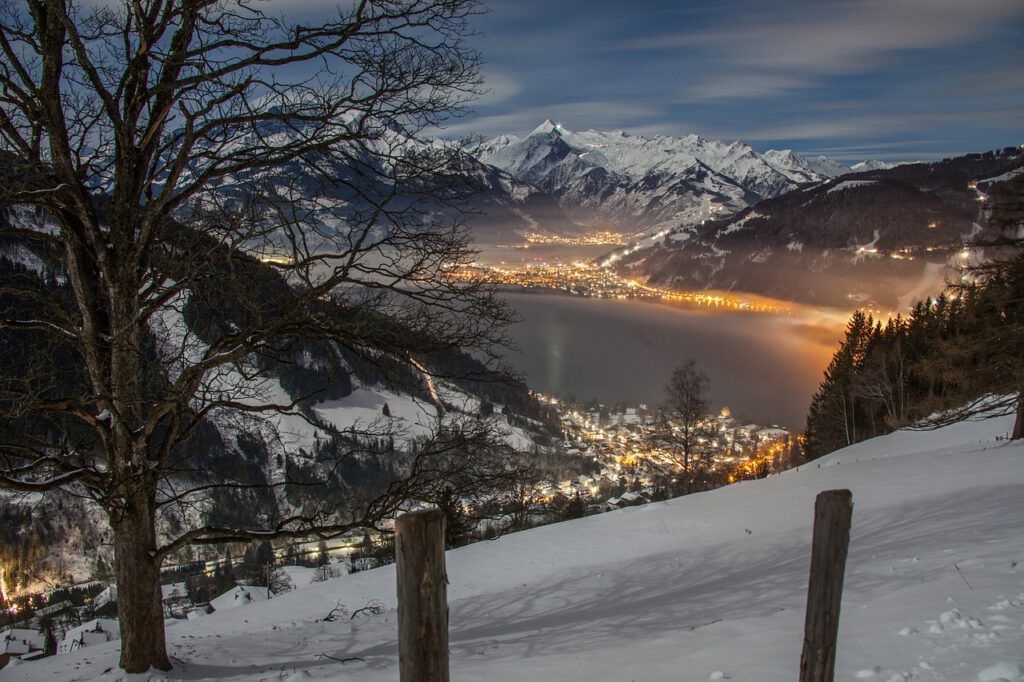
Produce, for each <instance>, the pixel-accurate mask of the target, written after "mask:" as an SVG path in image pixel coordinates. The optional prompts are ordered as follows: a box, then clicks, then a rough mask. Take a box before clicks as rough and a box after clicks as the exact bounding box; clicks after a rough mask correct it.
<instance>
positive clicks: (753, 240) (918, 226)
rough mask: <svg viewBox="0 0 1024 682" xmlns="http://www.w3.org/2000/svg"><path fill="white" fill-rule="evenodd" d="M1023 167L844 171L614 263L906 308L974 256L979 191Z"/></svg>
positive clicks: (666, 276)
mask: <svg viewBox="0 0 1024 682" xmlns="http://www.w3.org/2000/svg"><path fill="white" fill-rule="evenodd" d="M1022 167H1024V152H1022V151H1021V150H1020V149H1018V148H1007V149H1005V150H1002V151H999V152H988V153H985V154H970V155H967V156H962V157H957V158H954V159H947V160H945V161H940V162H938V163H929V164H924V163H919V164H909V165H902V166H897V167H894V168H889V169H878V170H869V171H866V172H862V173H854V174H846V175H842V176H839V177H836V178H832V179H829V180H825V181H821V182H818V183H816V184H813V185H811V186H808V187H803V188H800V189H796V190H792V191H790V192H787V193H786V194H783V195H781V196H779V197H775V198H771V199H766V200H764V201H761V202H760V203H758V204H756V205H755V206H753V207H750V208H747V209H744V210H742V211H740V212H738V213H736V214H735V215H733V216H730V217H728V218H724V219H718V220H707V221H704V222H703V224H701V223H697V224H688V225H681V226H679V227H677V228H675V229H673V230H671V231H669V232H668V233H667V234H665V236H664V238H663V239H660V240H659V241H657V242H656V243H653V244H652V245H650V246H648V247H647V248H640V249H637V250H634V251H633V252H631V253H629V254H626V255H623V256H622V257H621V258H620V259H619V260H618V263H617V266H618V267H619V268H620V269H621V270H622V271H624V272H627V273H629V274H631V275H633V276H638V277H642V278H646V279H647V280H648V281H650V282H651V283H653V284H658V285H661V286H668V287H674V288H678V289H702V288H711V289H725V290H739V291H748V292H754V293H759V294H764V295H768V296H774V297H778V298H783V299H788V300H794V301H802V302H808V303H816V304H825V305H835V306H842V307H851V306H877V307H880V308H883V309H886V310H892V309H895V308H896V307H897V306H903V307H905V306H907V305H909V304H910V303H911V302H912V301H913V299H915V298H923V297H924V296H926V295H928V294H932V293H935V292H936V291H937V290H938V289H939V288H941V286H942V284H943V282H944V280H945V278H947V277H950V276H952V275H954V274H955V267H956V266H957V265H959V264H962V263H963V262H964V261H966V260H967V259H971V258H976V257H977V256H978V254H964V253H963V252H962V246H963V244H964V243H965V242H966V241H968V240H970V239H971V238H973V237H975V236H977V235H978V234H979V233H981V232H982V231H983V230H984V229H985V225H984V223H985V219H984V215H983V211H982V209H983V208H984V206H985V199H986V198H987V197H986V192H987V187H988V185H990V184H994V183H996V182H1005V181H1006V180H1007V179H1008V178H1009V177H1010V176H1008V175H1006V174H1007V173H1013V172H1014V171H1017V170H1020V169H1021V168H1022Z"/></svg>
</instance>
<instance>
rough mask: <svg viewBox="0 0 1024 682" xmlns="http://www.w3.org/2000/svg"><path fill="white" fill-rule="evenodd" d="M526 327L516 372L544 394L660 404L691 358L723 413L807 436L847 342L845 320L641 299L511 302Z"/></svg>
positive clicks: (517, 333)
mask: <svg viewBox="0 0 1024 682" xmlns="http://www.w3.org/2000/svg"><path fill="white" fill-rule="evenodd" d="M504 297H505V299H506V300H507V301H508V302H509V303H510V305H511V306H512V307H513V308H514V309H515V310H516V311H518V312H519V314H520V315H521V316H522V318H523V322H521V323H519V324H517V325H515V326H514V327H513V328H512V329H511V335H512V337H513V338H514V339H515V341H516V344H517V345H518V346H519V348H520V350H519V351H511V352H509V354H508V359H509V362H510V363H511V364H512V366H513V367H514V368H515V369H517V370H518V371H520V372H521V373H523V374H524V375H525V378H526V381H527V383H528V384H529V385H530V387H531V388H533V389H534V390H537V391H541V392H542V393H545V394H549V395H555V396H561V397H567V396H570V395H571V396H575V397H576V398H577V399H579V400H589V399H591V398H596V399H597V400H599V401H600V402H602V403H606V404H614V403H616V402H619V401H625V402H626V403H628V404H630V405H637V404H640V403H646V404H648V405H649V406H653V405H656V404H657V403H659V402H661V401H662V400H663V399H664V386H665V384H666V383H667V382H668V378H669V376H670V375H671V373H672V369H673V368H674V367H676V366H677V365H680V364H682V363H683V362H685V361H687V360H689V359H693V360H695V361H696V362H697V365H698V366H699V367H700V368H701V369H702V370H703V371H704V372H705V373H706V374H707V375H708V377H709V378H710V380H711V388H710V395H709V398H710V401H711V405H712V409H713V410H715V411H716V412H717V410H718V409H719V408H721V407H722V406H728V407H729V408H730V409H731V410H732V412H733V415H734V416H736V417H738V418H741V419H746V420H751V421H755V422H758V423H762V424H778V425H780V426H784V427H788V428H791V429H795V430H799V429H802V428H803V426H804V423H805V417H806V414H807V408H808V406H809V404H810V400H811V396H812V395H813V393H814V391H815V390H816V389H817V387H818V385H819V384H820V383H821V380H822V373H823V372H824V369H825V367H826V366H827V365H828V362H829V360H830V359H831V357H832V354H833V352H834V351H835V348H836V345H837V343H838V340H839V339H840V338H841V337H842V331H843V327H844V325H845V322H846V313H844V312H837V311H819V310H814V309H802V308H800V307H798V306H794V313H793V314H792V315H768V314H755V313H742V312H719V311H708V310H706V309H693V308H687V307H681V306H675V305H671V304H663V303H648V302H643V301H637V300H616V299H597V298H581V297H575V296H567V295H560V294H548V293H518V292H516V293H511V292H510V293H506V294H504Z"/></svg>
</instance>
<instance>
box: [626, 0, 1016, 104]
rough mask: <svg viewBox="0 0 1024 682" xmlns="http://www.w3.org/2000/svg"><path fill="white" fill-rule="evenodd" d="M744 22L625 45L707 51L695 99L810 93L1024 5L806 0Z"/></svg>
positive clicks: (959, 39) (950, 39) (1009, 1)
mask: <svg viewBox="0 0 1024 682" xmlns="http://www.w3.org/2000/svg"><path fill="white" fill-rule="evenodd" d="M742 16H743V18H742V19H740V20H739V21H738V22H735V21H730V24H731V25H729V26H726V27H712V28H710V29H709V30H703V31H700V32H692V31H684V32H677V33H665V34H661V35H656V36H652V37H649V38H645V39H640V40H633V41H629V42H627V43H625V47H627V48H628V49H631V50H654V51H672V50H681V49H685V50H690V51H696V52H698V53H705V54H706V55H707V58H706V59H705V60H703V63H705V64H707V65H708V69H707V72H706V73H707V75H706V77H705V78H704V79H703V80H701V81H700V82H698V83H697V84H695V85H692V86H691V87H689V88H687V89H686V90H684V95H686V96H688V97H690V98H692V99H693V100H696V101H699V100H705V99H712V98H724V99H731V98H737V97H748V98H756V97H762V96H765V95H769V94H776V93H785V92H787V91H790V90H796V89H800V88H805V87H809V86H811V85H814V84H815V83H818V82H820V79H821V77H825V76H830V75H838V74H858V73H865V72H870V71H874V70H879V69H883V68H884V67H885V66H886V64H888V63H889V62H891V61H892V60H893V59H895V58H896V57H897V56H898V55H899V54H901V53H906V52H907V51H913V50H930V49H931V50H934V49H941V48H946V47H949V46H953V45H957V44H961V43H965V42H968V41H971V40H975V39H978V38H980V37H983V36H985V35H987V34H988V33H990V32H991V31H992V30H993V29H994V28H996V27H998V26H1000V25H1001V24H1002V23H1004V22H1006V21H1008V20H1011V19H1015V18H1020V17H1024V3H1021V2H1020V0H973V1H972V2H969V3H968V2H964V1H963V0H858V1H856V2H834V1H833V2H829V1H825V2H822V1H813V2H812V1H808V0H798V1H797V2H795V3H790V4H789V5H788V6H784V7H780V6H779V5H777V4H775V3H771V4H758V5H756V6H754V7H751V8H750V11H747V12H744V13H743V15H742ZM731 19H732V18H731V17H729V18H728V20H731ZM745 88H746V89H745Z"/></svg>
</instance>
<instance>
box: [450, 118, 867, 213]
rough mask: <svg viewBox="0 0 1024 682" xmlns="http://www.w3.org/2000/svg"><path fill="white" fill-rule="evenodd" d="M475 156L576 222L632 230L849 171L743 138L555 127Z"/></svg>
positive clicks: (729, 208)
mask: <svg viewBox="0 0 1024 682" xmlns="http://www.w3.org/2000/svg"><path fill="white" fill-rule="evenodd" d="M470 153H472V154H473V156H475V157H476V158H477V159H479V160H480V161H481V162H483V163H485V164H489V165H491V166H494V167H496V168H499V169H501V170H502V171H505V172H506V173H508V174H509V175H511V176H513V177H515V178H516V179H518V180H520V181H523V182H526V183H529V184H532V185H534V186H536V187H537V188H538V189H540V190H541V191H543V192H545V193H547V194H550V195H552V196H555V197H557V198H558V202H559V204H560V205H561V206H562V208H563V209H564V210H565V211H566V212H567V213H568V214H569V215H570V216H571V217H573V218H574V219H575V220H577V221H579V222H582V223H603V224H607V223H608V222H609V221H615V222H618V223H619V224H621V225H627V226H629V227H631V228H643V227H652V226H666V227H671V226H676V225H679V224H683V223H690V224H692V223H697V222H700V221H701V220H705V219H708V218H711V217H714V216H715V215H721V214H730V213H734V212H736V211H738V210H741V209H742V208H745V207H746V206H749V205H751V204H753V203H756V202H757V201H760V200H762V199H765V198H768V197H774V196H778V195H780V194H783V193H784V192H787V191H790V190H792V189H795V188H796V187H798V186H801V185H804V184H806V183H811V182H820V181H822V180H825V179H827V178H829V177H832V176H834V175H836V174H839V173H846V172H849V168H848V167H847V166H845V165H843V164H840V163H837V162H835V161H832V160H830V159H827V158H825V157H820V158H818V159H813V160H811V159H807V158H805V157H803V156H800V155H799V154H796V153H795V152H793V151H791V150H786V151H781V152H779V151H770V152H766V153H765V154H759V153H758V152H757V151H755V150H754V149H753V148H752V147H750V146H749V145H747V144H745V143H744V142H741V141H739V140H736V141H733V142H724V141H721V140H709V139H705V138H702V137H700V136H699V135H687V136H685V137H671V136H666V135H657V136H654V137H647V136H644V135H632V134H630V133H628V132H624V131H621V130H616V131H611V132H601V131H597V130H585V131H582V132H574V131H572V130H569V129H568V128H566V127H564V126H562V125H560V124H556V123H554V122H552V121H550V120H547V121H544V122H543V123H542V124H540V125H539V126H538V127H537V128H536V129H535V130H533V132H531V133H530V134H529V135H527V136H526V137H525V138H520V137H517V136H515V135H500V136H498V137H496V138H494V139H492V140H489V141H486V142H483V143H480V144H478V145H477V146H475V147H473V148H471V149H470Z"/></svg>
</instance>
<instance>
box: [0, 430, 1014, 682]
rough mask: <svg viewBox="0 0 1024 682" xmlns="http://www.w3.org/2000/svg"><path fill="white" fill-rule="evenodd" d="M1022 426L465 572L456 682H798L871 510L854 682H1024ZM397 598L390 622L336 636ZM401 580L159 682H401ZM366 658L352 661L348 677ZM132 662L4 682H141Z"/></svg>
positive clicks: (199, 659)
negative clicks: (839, 541) (849, 524)
mask: <svg viewBox="0 0 1024 682" xmlns="http://www.w3.org/2000/svg"><path fill="white" fill-rule="evenodd" d="M1010 423H1011V422H1010V421H1009V419H1008V418H1000V419H993V420H988V421H983V422H973V423H964V424H957V425H954V426H952V427H948V428H946V429H942V430H938V431H930V432H900V433H896V434H892V435H890V436H886V437H882V438H878V439H875V440H873V441H869V442H866V443H861V444H858V445H856V446H853V447H851V448H847V449H845V450H843V451H840V452H837V453H833V454H832V455H829V456H828V457H825V458H823V459H822V460H819V461H816V462H813V463H811V464H809V465H805V466H802V467H800V468H799V469H796V470H792V471H789V472H786V473H784V474H782V475H778V476H772V477H770V478H768V479H764V480H760V481H748V482H744V483H740V484H737V485H733V486H729V487H727V488H722V489H719V490H716V491H712V492H709V493H702V494H698V495H691V496H688V497H685V498H679V499H675V500H669V501H667V502H664V503H657V504H651V505H647V506H644V507H630V508H626V509H623V510H620V511H616V512H611V513H608V514H603V515H599V516H592V517H588V518H585V519H580V520H578V521H573V522H569V523H562V524H557V525H553V526H546V527H543V528H537V529H534V530H531V531H526V532H523V533H517V534H514V535H509V536H506V537H504V538H501V539H499V540H496V541H493V542H485V543H479V544H476V545H472V546H469V547H465V548H462V549H459V550H455V551H452V552H450V553H449V554H448V575H449V580H450V586H449V602H450V606H451V625H450V630H451V656H452V664H451V667H452V680H453V681H456V682H471V681H478V680H487V681H489V682H490V681H494V682H505V681H508V682H512V681H517V682H518V681H521V680H531V679H536V680H544V681H545V682H549V681H550V682H560V681H584V680H585V681H588V682H589V681H601V680H608V681H609V682H621V681H623V680H633V681H635V682H669V681H671V682H697V681H702V680H710V679H728V680H737V681H738V680H746V681H749V682H775V681H778V682H781V681H783V680H786V681H787V682H788V681H790V680H793V679H796V677H797V670H798V666H799V658H800V648H801V644H802V637H803V632H802V629H803V620H804V607H805V600H806V589H807V587H806V586H807V570H808V567H809V562H810V539H811V521H812V515H813V514H812V511H813V503H814V498H815V496H816V495H817V493H819V492H820V491H822V490H828V489H834V488H849V489H851V490H852V491H853V499H854V517H853V528H852V532H851V546H850V555H849V560H848V564H847V571H846V584H845V590H844V599H843V606H842V614H841V618H840V632H839V647H838V657H837V674H836V680H869V681H872V682H875V681H879V682H907V681H909V680H954V681H961V682H974V681H977V682H997V681H998V680H1008V681H1010V682H1020V681H1021V680H1024V674H1022V666H1024V524H1022V523H1021V520H1022V519H1024V496H1022V495H1021V494H1020V491H1021V489H1022V488H1021V486H1022V484H1024V444H1019V443H1008V442H1006V441H1005V440H1001V439H1000V438H1001V437H1002V435H1003V434H1005V433H1006V431H1008V429H1009V426H1010ZM374 600H377V601H379V602H380V603H382V604H383V605H384V607H385V612H384V613H383V614H382V615H378V616H366V617H358V618H355V619H349V617H348V616H345V617H343V618H340V619H337V620H334V621H331V622H324V621H323V620H322V618H323V617H324V616H325V615H326V614H327V613H328V612H329V611H330V610H331V608H332V607H334V606H335V604H337V603H339V602H340V603H342V604H344V605H345V606H346V608H347V610H348V612H349V613H351V612H353V611H355V610H356V609H358V608H360V607H362V606H365V605H366V604H368V603H370V602H371V601H374ZM395 607H396V603H395V574H394V570H393V567H386V568H382V569H378V570H375V571H368V572H365V573H359V574H355V575H349V576H345V577H342V578H337V579H334V580H330V581H327V582H324V583H316V584H312V585H308V586H305V587H302V588H301V589H298V590H296V591H295V592H291V593H287V594H285V595H283V596H281V597H278V598H275V599H273V600H271V601H267V602H262V603H256V604H250V605H247V606H246V607H244V608H238V609H234V610H232V611H229V612H227V613H219V614H213V615H211V616H208V617H203V618H199V619H197V620H195V621H188V622H179V623H176V624H174V625H172V626H171V627H169V628H168V644H169V647H170V651H171V655H172V657H173V658H174V661H175V669H174V670H173V671H171V672H169V673H166V674H164V673H159V674H156V673H154V674H151V675H148V676H137V677H135V678H133V679H153V680H165V679H166V680H179V679H180V680H239V681H245V682H250V681H251V682H256V681H258V680H352V681H360V682H361V681H367V682H383V681H384V680H388V681H394V680H397V679H398V661H397V642H396V613H395ZM344 659H352V660H348V661H347V662H344V663H343V662H342V660H344ZM116 661H117V643H116V642H114V643H110V644H105V645H101V646H97V647H94V648H90V649H88V650H86V651H84V652H82V653H81V654H76V655H68V656H62V657H56V658H52V659H48V660H45V661H40V662H37V663H24V664H20V665H15V666H8V668H6V669H4V670H2V671H0V681H3V682H7V681H8V680H47V682H50V681H51V680H52V681H53V682H58V681H60V682H71V681H73V680H88V679H103V680H121V679H126V676H124V675H123V674H122V673H120V672H119V671H118V670H117V668H116Z"/></svg>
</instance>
